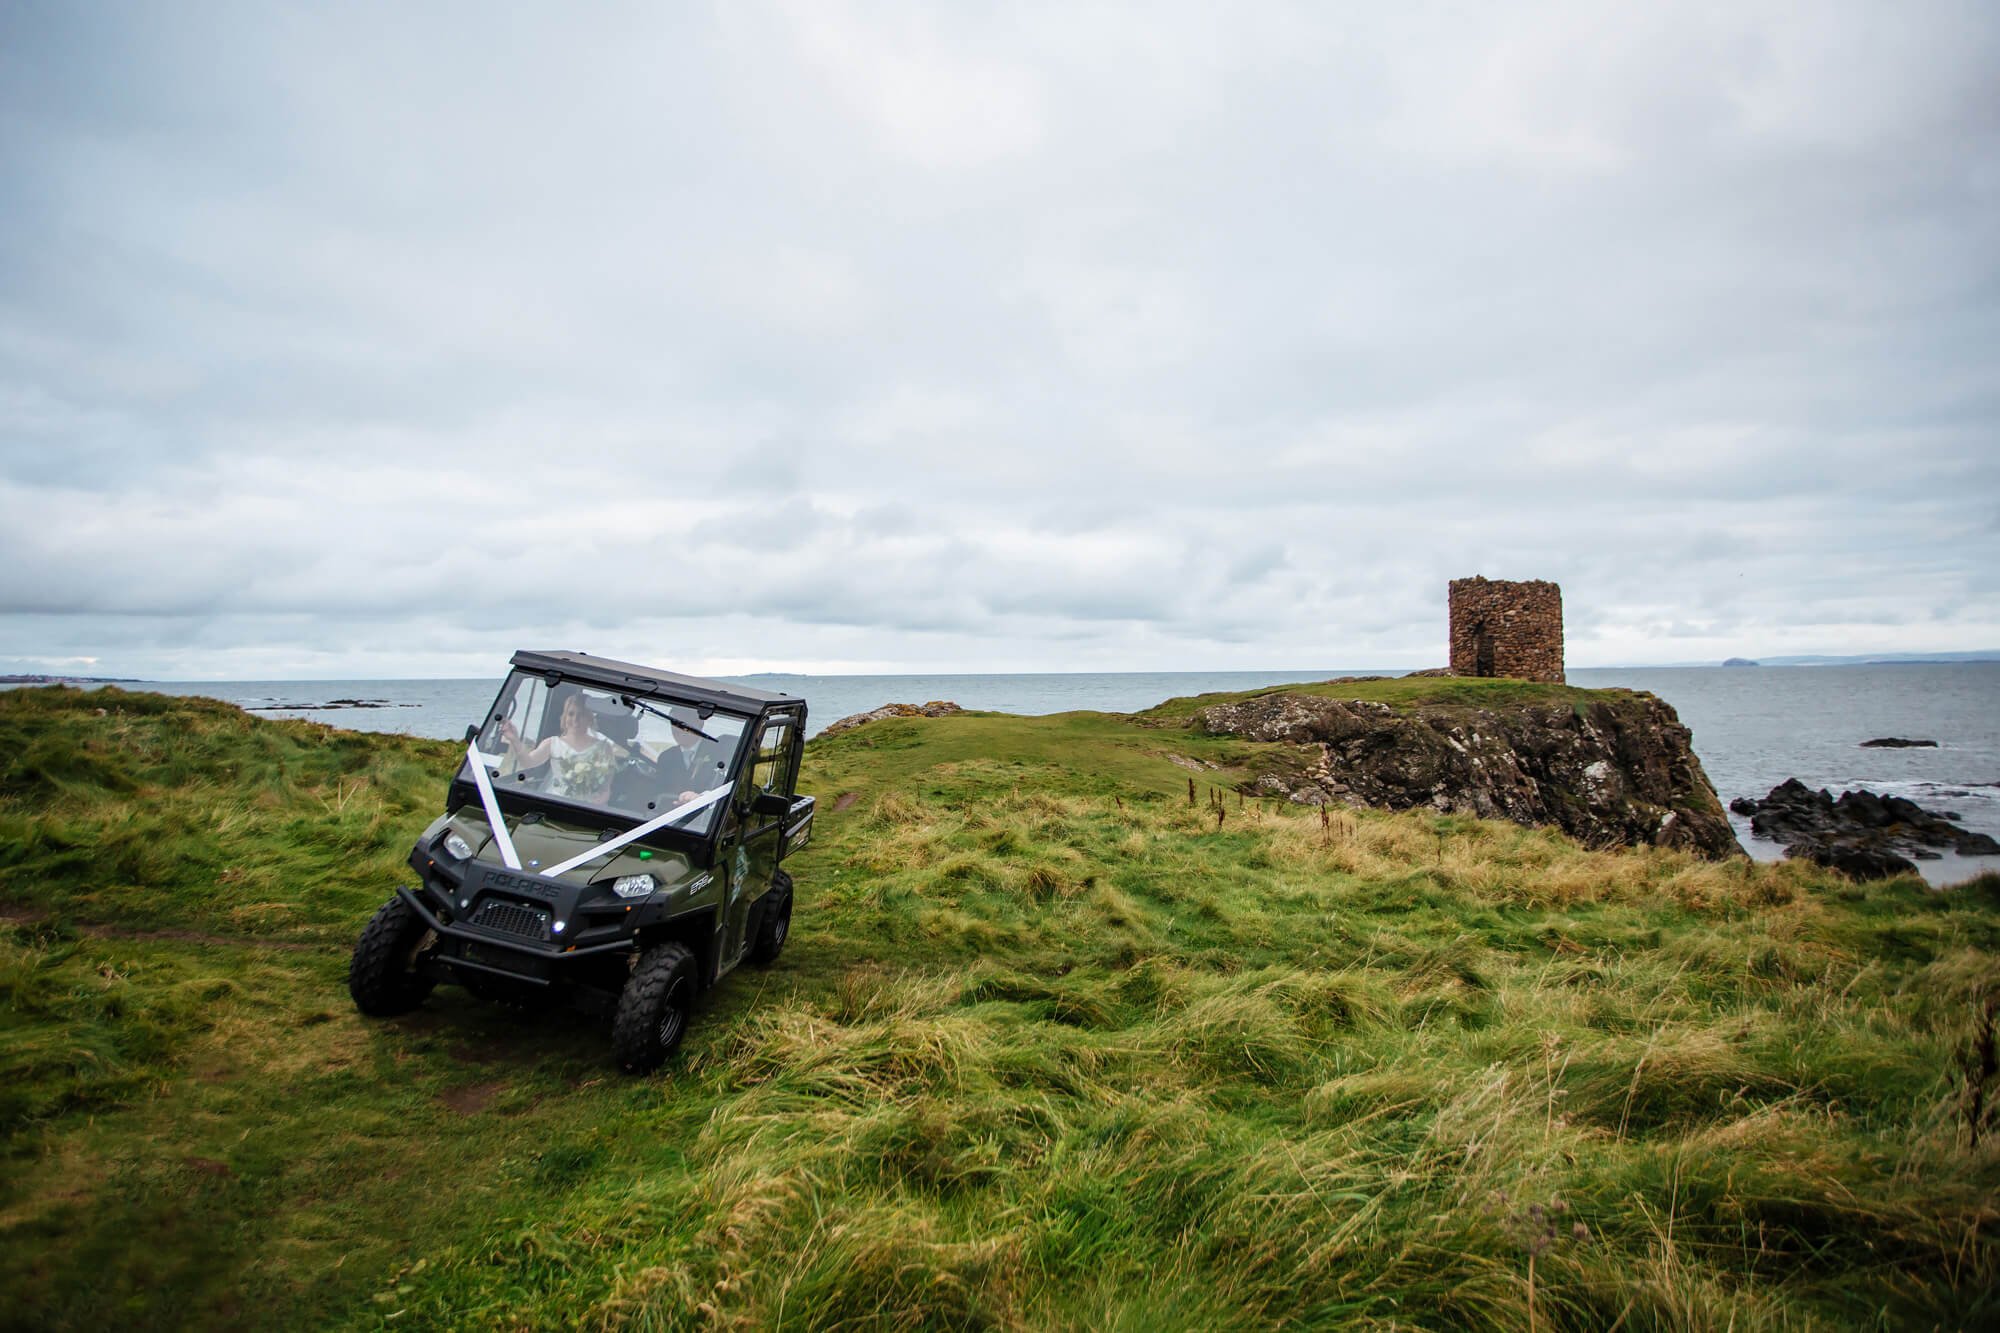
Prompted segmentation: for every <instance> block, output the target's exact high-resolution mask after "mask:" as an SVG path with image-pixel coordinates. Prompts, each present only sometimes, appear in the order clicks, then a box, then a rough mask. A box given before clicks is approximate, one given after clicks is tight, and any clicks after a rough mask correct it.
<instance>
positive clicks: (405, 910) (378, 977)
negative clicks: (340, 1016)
mask: <svg viewBox="0 0 2000 1333" xmlns="http://www.w3.org/2000/svg"><path fill="white" fill-rule="evenodd" d="M433 938H435V937H434V936H433V934H432V932H431V929H430V927H429V926H426V925H425V924H424V922H423V918H422V917H419V916H418V915H417V914H416V912H414V911H413V910H411V908H410V905H409V904H408V903H406V902H404V901H403V898H402V895H401V894H398V895H397V896H396V897H394V898H391V899H390V900H389V901H388V902H386V903H384V904H382V910H381V911H379V912H377V913H375V919H374V920H372V921H370V922H369V923H368V926H367V928H366V929H365V930H363V931H362V932H361V938H360V940H358V941H357V942H356V943H355V945H354V958H353V961H352V962H350V963H349V964H348V965H347V993H348V994H349V995H352V996H353V997H354V1007H355V1008H356V1009H359V1010H360V1011H361V1012H362V1013H364V1014H367V1015H368V1016H369V1017H370V1018H394V1017H395V1016H396V1015H397V1014H407V1013H409V1012H410V1010H412V1009H414V1008H416V1007H417V1006H418V1005H420V1004H422V1003H423V1002H424V997H425V996H426V995H429V994H430V993H431V987H432V986H434V985H436V984H437V983H436V982H434V981H432V980H431V979H430V978H429V977H427V976H424V975H422V974H421V973H419V972H418V971H417V956H418V955H419V954H421V953H422V952H423V951H424V949H425V948H426V947H428V946H429V944H430V943H431V941H432V939H433Z"/></svg>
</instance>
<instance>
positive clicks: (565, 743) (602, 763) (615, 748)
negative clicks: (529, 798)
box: [461, 671, 749, 834]
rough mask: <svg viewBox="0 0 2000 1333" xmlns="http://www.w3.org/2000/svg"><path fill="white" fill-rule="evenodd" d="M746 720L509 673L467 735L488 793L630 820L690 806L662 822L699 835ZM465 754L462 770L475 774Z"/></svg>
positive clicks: (718, 803) (712, 812)
mask: <svg viewBox="0 0 2000 1333" xmlns="http://www.w3.org/2000/svg"><path fill="white" fill-rule="evenodd" d="M748 725H749V719H747V718H742V717H736V716H734V715H732V714H729V713H714V712H712V713H710V714H709V715H708V716H707V717H703V716H701V714H700V710H698V709H697V708H696V707H695V706H694V705H693V704H681V703H675V702H674V701H673V700H671V699H659V698H651V697H646V698H641V697H638V696H635V695H632V694H628V693H621V692H620V691H617V690H612V689H606V688H604V687H602V686H597V685H586V684H583V683H581V682H579V681H561V682H559V683H556V684H553V685H552V684H550V683H549V682H548V681H547V680H546V679H544V678H543V677H541V676H538V675H533V674H531V673H528V672H523V671H516V672H515V673H514V674H513V675H511V676H509V677H508V678H507V683H506V684H505V685H503V686H501V687H500V697H499V698H498V699H496V700H495V701H494V703H493V707H492V709H491V710H490V711H489V712H488V713H487V715H486V722H485V725H484V726H482V727H481V728H480V730H479V733H478V735H477V736H476V737H475V738H474V740H473V745H474V746H475V747H476V748H477V749H478V751H479V753H480V756H481V757H482V759H483V760H484V767H485V769H486V777H487V780H488V782H489V783H490V785H491V786H492V788H493V790H494V791H495V792H506V791H525V792H532V793H534V794H535V795H537V796H542V797H553V798H555V799H557V800H562V801H568V802H571V803H573V804H576V805H582V806H588V807H590V808H592V809H595V810H602V811H608V812H610V813H614V814H617V815H619V816H620V817H622V818H625V819H630V820H632V821H633V822H635V823H644V822H647V821H649V820H653V819H657V818H659V817H660V816H662V815H665V814H667V813H668V812H670V811H672V810H675V809H678V808H683V807H689V809H688V813H687V814H686V815H685V816H683V817H682V818H680V819H675V820H670V821H668V823H667V825H666V827H669V828H678V829H686V830H688V831H689V832H691V833H697V834H705V833H707V832H708V831H709V829H710V828H712V827H713V826H714V823H715V820H716V819H717V818H718V817H719V815H720V813H721V810H722V807H723V805H724V804H726V802H725V801H724V800H722V799H719V798H718V799H706V798H708V797H710V795H711V794H712V793H715V792H717V790H718V789H720V788H723V787H724V786H725V784H726V783H727V782H728V780H729V774H730V772H731V771H732V769H733V767H734V765H735V762H736V752H737V751H738V750H739V749H740V748H742V744H743V734H744V732H745V730H746V729H747V728H748ZM470 763H471V761H470V759H469V758H468V760H467V768H466V769H465V770H463V771H462V772H461V776H462V777H463V778H464V779H465V780H466V781H468V782H473V781H475V780H476V779H475V778H474V777H473V774H472V773H471V771H470Z"/></svg>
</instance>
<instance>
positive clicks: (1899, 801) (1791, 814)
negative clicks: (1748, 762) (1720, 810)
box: [1729, 778, 2000, 879]
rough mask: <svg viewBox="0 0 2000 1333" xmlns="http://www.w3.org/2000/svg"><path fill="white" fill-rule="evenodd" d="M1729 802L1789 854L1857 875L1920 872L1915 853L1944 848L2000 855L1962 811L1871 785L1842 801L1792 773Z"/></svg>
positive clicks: (1933, 853) (1932, 853) (1932, 854)
mask: <svg viewBox="0 0 2000 1333" xmlns="http://www.w3.org/2000/svg"><path fill="white" fill-rule="evenodd" d="M1729 808H1730V809H1731V810H1734V811H1735V812H1736V813H1737V814H1739V815H1748V816H1750V828H1751V829H1752V831H1754V832H1755V833H1756V834H1757V836H1759V837H1761V838H1769V839H1771V840H1772V841H1774V842H1781V843H1784V844H1785V855H1786V856H1802V857H1806V858H1808V859H1810V860H1812V861H1816V862H1818V863H1819V864H1820V865H1823V866H1832V867H1833V868H1835V869H1837V870H1845V871H1846V872H1847V873H1849V874H1850V875H1853V876H1854V877H1855V878H1856V879H1881V878H1884V877H1886V876H1889V875H1897V874H1902V873H1904V872H1905V871H1911V870H1915V869H1916V866H1915V864H1913V863H1912V862H1911V861H1910V860H1909V858H1910V857H1913V856H1914V857H1916V858H1918V859H1919V860H1933V861H1934V860H1936V859H1937V855H1938V850H1939V849H1943V850H1948V851H1954V852H1957V853H1958V854H1959V855H1960V856H2000V842H1995V841H1994V840H1993V839H1992V838H1989V837H1987V836H1986V835H1985V834H1984V833H1974V832H1972V831H1971V830H1969V829H1966V828H1963V827H1961V826H1960V825H1959V824H1957V823H1956V822H1955V821H1956V819H1957V816H1956V815H1953V814H1951V813H1948V812H1946V811H1941V810H1926V809H1924V808H1923V807H1922V806H1920V805H1918V804H1917V803H1916V802H1915V801H1909V800H1905V799H1904V798H1902V797H1901V796H1883V795H1881V794H1879V793H1877V792H1872V791H1868V790H1865V789H1861V790H1856V791H1846V792H1842V793H1841V794H1840V799H1838V800H1835V799H1834V796H1833V793H1831V792H1829V791H1827V790H1826V789H1825V788H1823V787H1822V788H1821V789H1820V790H1818V791H1814V790H1813V789H1812V788H1810V787H1808V786H1806V785H1805V783H1803V782H1800V781H1799V780H1798V779H1797V778H1787V779H1785V780H1784V781H1783V782H1781V783H1779V784H1778V785H1777V786H1775V787H1773V788H1771V793H1770V795H1768V796H1766V797H1765V798H1764V799H1763V800H1761V801H1753V800H1751V799H1749V798H1748V797H1741V796H1739V797H1738V798H1737V799H1735V800H1733V801H1731V802H1730V803H1729Z"/></svg>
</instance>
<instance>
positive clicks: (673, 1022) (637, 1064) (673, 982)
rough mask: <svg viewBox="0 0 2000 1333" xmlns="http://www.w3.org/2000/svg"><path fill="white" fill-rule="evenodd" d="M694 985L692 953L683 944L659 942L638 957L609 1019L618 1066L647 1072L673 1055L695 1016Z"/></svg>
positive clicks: (626, 1069)
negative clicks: (616, 1010)
mask: <svg viewBox="0 0 2000 1333" xmlns="http://www.w3.org/2000/svg"><path fill="white" fill-rule="evenodd" d="M695 989H696V985H695V961H694V955H693V954H692V953H690V952H688V950H687V948H686V947H685V946H684V945H679V944H672V943H663V944H655V945H654V946H653V947H652V948H650V949H648V950H646V952H644V953H643V954H640V955H639V964H638V966H636V967H634V968H633V969H632V976H631V978H630V979H629V980H628V981H626V983H625V989H624V990H623V991H622V992H620V993H619V996H618V1012H617V1013H616V1014H615V1015H614V1016H613V1017H612V1020H611V1050H612V1053H613V1054H615V1055H616V1056H617V1057H618V1067H619V1068H621V1069H623V1070H624V1071H625V1072H626V1073H628V1074H644V1073H648V1072H650V1071H652V1070H655V1069H658V1068H659V1067H660V1065H661V1064H662V1063H663V1062H664V1061H665V1060H666V1058H667V1057H668V1056H670V1055H672V1054H673V1053H674V1049H675V1048H676V1047H678V1046H679V1045H680V1044H681V1038H682V1037H684V1036H686V1035H687V1026H688V1021H689V1020H690V1019H691V1018H692V1017H693V1016H694V996H695Z"/></svg>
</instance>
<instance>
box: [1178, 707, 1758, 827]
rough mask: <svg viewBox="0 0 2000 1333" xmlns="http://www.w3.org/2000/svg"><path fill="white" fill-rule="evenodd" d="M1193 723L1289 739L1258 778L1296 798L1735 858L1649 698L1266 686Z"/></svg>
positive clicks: (1685, 742)
mask: <svg viewBox="0 0 2000 1333" xmlns="http://www.w3.org/2000/svg"><path fill="white" fill-rule="evenodd" d="M1189 725H1191V726H1193V727H1196V728H1198V729H1200V730H1202V731H1205V732H1208V733H1210V734H1216V735H1229V736H1238V737H1242V738H1244V739H1246V740H1254V741H1269V742H1275V743H1278V744H1280V745H1282V746H1285V747H1287V749H1286V750H1284V751H1281V752H1279V753H1276V754H1274V755H1272V756H1270V757H1269V761H1268V762H1267V764H1266V766H1265V771H1264V772H1263V773H1262V774H1261V775H1260V776H1259V777H1258V778H1257V779H1256V782H1255V786H1256V787H1257V788H1258V789H1259V790H1260V791H1263V792H1265V793H1267V794H1277V795H1283V796H1285V797H1287V798H1289V799H1291V800H1293V801H1298V802H1302V803H1306V804H1312V805H1319V804H1326V803H1329V802H1346V803H1352V804H1357V805H1371V806H1380V807H1383V808H1386V809H1391V810H1406V809H1412V808H1416V807H1428V808H1430V809H1433V810H1438V811H1442V812H1453V813H1463V814H1473V815H1479V816H1482V817H1485V818H1489V819H1511V820H1513V821H1514V822H1515V823H1518V824H1550V825H1554V826H1556V827H1558V828H1560V829H1562V830H1563V831H1564V832H1565V833H1567V834H1569V835H1570V836H1571V837H1573V838H1576V839H1577V840H1579V841H1581V842H1584V843H1588V844H1592V845H1610V844H1625V845H1643V844H1651V845H1655V846H1661V847H1682V848H1686V849H1688V850H1690V851H1694V852H1697V853H1699V854H1701V855H1703V856H1708V857H1718V858H1719V857H1724V856H1738V855H1741V854H1742V848H1740V847H1739V846H1737V843H1736V837H1735V834H1734V832H1733V831H1732V830H1731V829H1730V827H1729V820H1728V817H1727V816H1726V815H1725V814H1724V813H1723V809H1722V802H1721V801H1720V800H1718V799H1717V797H1716V794H1715V788H1714V787H1713V786H1712V785H1711V784H1710V783H1709V780H1708V775H1707V774H1706V773H1705V772H1703V771H1702V767H1701V761H1700V760H1699V759H1698V758H1696V757H1695V753H1694V750H1693V748H1692V746H1691V744H1690V736H1689V733H1688V729H1687V728H1686V727H1684V726H1682V725H1681V721H1680V717H1679V715H1678V714H1676V713H1675V712H1674V710H1673V708H1672V707H1671V706H1670V705H1668V704H1666V703H1664V702H1662V701H1661V700H1659V699H1657V698H1655V697H1653V696H1652V695H1649V694H1641V693H1636V692H1632V691H1623V690H1619V691H1601V692H1599V694H1598V695H1597V696H1596V697H1593V698H1591V699H1590V701H1589V702H1575V703H1569V702H1530V703H1516V704H1499V705H1493V706H1468V705H1463V704H1418V705H1409V706H1402V707H1397V706H1392V705H1390V704H1386V703H1380V702H1374V701H1369V700H1363V699H1341V698H1337V697H1330V696H1327V695H1323V694H1306V693H1292V692H1276V693H1271V694H1265V695H1259V696H1255V697H1252V698H1248V699H1242V700H1237V701H1232V702H1228V703H1221V704H1214V705H1211V706H1209V707H1206V708H1202V709H1199V710H1198V711H1196V712H1195V713H1194V715H1193V716H1192V718H1191V719H1190V721H1189Z"/></svg>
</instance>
